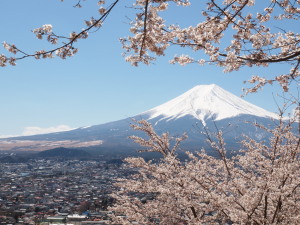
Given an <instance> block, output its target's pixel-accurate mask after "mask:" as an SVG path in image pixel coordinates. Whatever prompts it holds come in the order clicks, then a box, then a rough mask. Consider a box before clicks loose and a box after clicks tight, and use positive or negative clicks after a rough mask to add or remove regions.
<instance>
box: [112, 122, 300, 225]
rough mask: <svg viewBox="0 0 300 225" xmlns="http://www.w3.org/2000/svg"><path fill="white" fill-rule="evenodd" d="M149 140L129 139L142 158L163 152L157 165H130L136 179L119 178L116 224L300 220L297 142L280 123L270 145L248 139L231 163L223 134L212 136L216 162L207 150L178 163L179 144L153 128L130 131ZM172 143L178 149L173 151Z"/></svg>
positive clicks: (133, 162) (142, 125) (299, 144)
mask: <svg viewBox="0 0 300 225" xmlns="http://www.w3.org/2000/svg"><path fill="white" fill-rule="evenodd" d="M132 127H133V128H134V129H135V130H140V131H143V132H145V133H146V134H147V135H148V137H149V139H144V138H141V137H136V136H133V137H131V138H132V139H133V140H134V141H135V142H136V143H138V144H139V145H141V146H143V147H146V149H145V150H144V151H149V152H158V153H160V154H161V155H162V159H161V160H160V161H159V162H153V161H148V162H146V161H145V160H144V159H143V158H138V157H133V158H127V159H126V160H125V161H126V162H127V163H128V166H129V167H130V168H136V169H138V170H137V173H136V174H135V175H134V176H133V177H132V178H131V179H120V180H119V181H118V183H117V186H118V187H119V188H120V189H119V190H120V191H119V192H118V193H116V194H114V197H115V198H116V199H117V204H116V205H115V206H114V207H112V209H111V210H113V211H114V212H115V217H114V220H113V222H116V223H121V224H133V223H134V222H135V223H137V224H158V223H159V224H298V223H299V220H300V190H299V189H300V187H299V186H300V170H299V169H300V160H299V156H300V154H299V153H300V138H299V135H297V134H295V133H293V132H292V128H291V123H288V124H285V123H283V122H282V121H281V122H280V124H279V125H278V127H277V128H276V129H274V130H268V129H267V128H264V127H261V128H263V129H266V130H267V131H268V132H270V133H271V134H272V137H271V138H270V144H269V145H267V144H265V143H259V142H257V141H255V140H253V139H250V138H247V137H245V140H244V141H242V144H243V146H244V147H243V148H242V149H241V150H240V151H239V154H237V155H236V156H234V157H231V158H228V157H227V156H226V155H227V154H226V146H225V142H224V140H223V137H222V132H221V131H218V132H217V133H216V139H214V138H213V137H208V141H209V142H210V144H211V146H212V147H213V149H214V150H215V151H216V153H218V155H219V157H213V156H209V155H208V154H207V153H206V152H205V150H202V151H200V152H197V153H192V152H187V155H188V156H189V160H187V161H181V160H179V159H178V157H177V153H176V150H177V149H178V147H179V144H180V142H181V141H182V140H184V139H185V138H186V135H183V136H182V137H181V138H176V139H175V140H172V138H170V137H169V135H168V134H167V133H164V134H162V135H161V136H159V135H158V134H156V133H155V131H154V130H153V127H152V126H151V124H150V123H148V122H147V121H145V120H142V121H138V122H137V124H134V125H133V126H132ZM170 142H173V143H175V144H174V146H173V147H171V144H170Z"/></svg>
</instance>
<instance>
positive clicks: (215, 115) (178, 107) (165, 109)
mask: <svg viewBox="0 0 300 225" xmlns="http://www.w3.org/2000/svg"><path fill="white" fill-rule="evenodd" d="M242 114H246V115H254V116H258V117H265V118H274V119H278V116H277V115H276V114H275V113H271V112H268V111H266V110H264V109H262V108H260V107H258V106H255V105H253V104H251V103H248V102H246V101H245V100H243V99H241V98H239V97H237V96H235V95H233V94H231V93H230V92H228V91H225V90H224V89H222V88H220V87H219V86H217V85H215V84H211V85H198V86H196V87H194V88H192V89H191V90H189V91H187V92H185V93H184V94H182V95H180V96H178V97H177V98H174V99H172V100H171V101H168V102H166V103H164V104H162V105H160V106H157V107H155V108H153V109H150V110H148V111H146V112H144V113H142V114H141V115H143V116H148V120H150V119H154V118H157V117H160V118H161V119H160V120H167V121H169V120H174V119H179V118H181V117H184V116H188V115H190V116H193V117H195V118H197V119H199V120H201V121H202V123H203V124H204V125H205V121H206V120H207V119H212V120H215V121H217V120H222V119H226V118H231V117H235V116H239V115H242Z"/></svg>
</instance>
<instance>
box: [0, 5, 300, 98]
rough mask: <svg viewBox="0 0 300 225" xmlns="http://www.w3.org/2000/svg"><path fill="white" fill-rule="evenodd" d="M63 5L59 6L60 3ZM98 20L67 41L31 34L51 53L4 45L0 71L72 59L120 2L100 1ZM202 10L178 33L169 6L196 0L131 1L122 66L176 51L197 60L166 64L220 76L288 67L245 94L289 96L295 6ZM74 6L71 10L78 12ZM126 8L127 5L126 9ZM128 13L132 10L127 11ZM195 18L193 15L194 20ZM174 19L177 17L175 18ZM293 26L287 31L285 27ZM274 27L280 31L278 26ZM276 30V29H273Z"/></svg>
mask: <svg viewBox="0 0 300 225" xmlns="http://www.w3.org/2000/svg"><path fill="white" fill-rule="evenodd" d="M61 1H62V2H63V0H61ZM97 2H98V7H99V10H98V11H99V14H100V16H99V18H97V19H96V18H90V19H88V20H86V21H85V24H86V27H85V28H83V30H82V31H79V32H71V33H70V35H67V36H66V35H59V34H56V33H54V31H53V27H52V25H50V24H45V25H43V26H42V27H40V28H36V29H33V33H34V34H35V35H36V37H37V38H38V39H43V38H45V39H46V40H47V41H48V42H50V43H52V44H53V45H55V46H56V47H54V48H53V49H50V50H44V49H43V50H37V51H35V52H33V53H27V52H24V51H22V50H21V48H19V47H17V46H16V45H14V44H10V43H6V42H4V43H3V46H4V48H5V49H6V50H8V51H9V52H10V53H11V55H9V54H6V55H5V54H0V66H5V65H7V64H11V65H16V61H18V60H21V59H24V58H27V57H34V58H36V59H41V58H52V57H54V56H58V57H60V58H62V59H65V58H66V57H70V56H73V55H74V54H76V53H77V48H76V42H77V41H79V40H80V39H87V38H88V36H89V33H90V32H91V31H95V30H97V29H99V28H100V27H101V26H102V24H103V22H104V21H105V19H106V18H107V16H108V15H109V14H110V12H111V11H112V10H113V8H114V7H115V6H116V4H117V3H118V2H119V0H111V1H108V0H106V1H105V0H99V1H97ZM203 2H205V3H206V5H207V7H206V8H199V14H200V13H201V12H202V16H198V15H197V16H198V17H199V23H198V24H196V25H194V26H189V27H181V26H180V17H178V18H179V21H177V23H176V24H174V23H169V22H168V20H167V17H166V16H165V15H166V13H165V12H167V11H168V10H169V8H170V7H171V6H172V5H177V6H179V7H193V6H194V7H195V4H196V0H134V1H133V8H134V10H136V17H135V19H134V21H132V22H131V25H130V26H131V27H130V32H131V33H132V35H131V36H128V37H124V38H121V42H122V45H123V48H124V50H125V52H124V56H125V60H126V61H128V62H130V63H131V64H132V65H134V66H137V65H138V64H139V63H145V64H150V63H151V62H153V61H154V60H156V58H157V57H158V56H163V55H165V52H166V50H167V49H168V48H171V47H174V46H180V47H184V48H188V49H190V50H191V53H193V52H199V54H197V55H199V58H197V59H196V58H193V57H192V56H191V55H192V54H191V55H185V54H181V55H180V54H179V55H177V56H174V58H173V59H172V60H170V62H171V63H179V64H180V65H186V64H189V63H199V64H200V65H203V64H205V63H208V64H213V65H217V66H220V67H224V71H225V72H231V71H235V70H239V69H241V68H242V67H253V66H257V67H267V66H269V65H270V64H273V63H285V64H288V65H290V71H287V72H286V73H285V74H270V75H269V76H268V77H262V76H258V75H255V76H253V77H252V79H251V80H249V82H250V83H252V84H254V85H253V86H252V88H250V89H248V90H247V91H246V92H256V91H257V90H258V89H259V88H261V87H262V86H264V85H266V84H272V83H273V82H278V83H279V84H280V85H281V86H282V88H283V90H284V91H288V88H289V84H290V83H291V82H292V81H296V82H299V66H300V63H299V62H300V61H299V57H300V48H299V40H300V36H299V34H298V33H297V21H298V19H299V16H300V7H299V4H300V1H299V0H269V1H255V0H223V1H221V0H206V1H203ZM82 4H83V1H82V0H79V1H77V4H76V5H75V6H76V7H79V8H80V7H82ZM128 4H131V3H128ZM131 8H132V7H131ZM195 16H196V15H195ZM175 18H176V17H175ZM290 23H293V24H295V26H294V30H291V28H292V26H290V27H289V28H286V25H287V24H290ZM277 24H279V25H277ZM278 26H279V27H278Z"/></svg>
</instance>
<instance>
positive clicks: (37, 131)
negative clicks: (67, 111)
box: [0, 125, 76, 138]
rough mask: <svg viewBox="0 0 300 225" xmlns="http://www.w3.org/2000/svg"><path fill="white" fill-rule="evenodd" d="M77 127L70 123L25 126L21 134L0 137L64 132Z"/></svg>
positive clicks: (0, 136) (8, 136) (1, 136)
mask: <svg viewBox="0 0 300 225" xmlns="http://www.w3.org/2000/svg"><path fill="white" fill-rule="evenodd" d="M74 129H76V128H72V127H70V126H68V125H58V126H55V127H47V128H42V127H25V128H24V130H23V132H22V133H21V134H15V135H0V138H10V137H20V136H30V135H36V134H47V133H55V132H62V131H68V130H74Z"/></svg>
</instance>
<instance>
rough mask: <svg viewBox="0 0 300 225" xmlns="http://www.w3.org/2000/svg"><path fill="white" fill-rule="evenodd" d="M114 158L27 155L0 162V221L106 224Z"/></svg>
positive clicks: (120, 170) (120, 172)
mask: <svg viewBox="0 0 300 225" xmlns="http://www.w3.org/2000/svg"><path fill="white" fill-rule="evenodd" d="M132 172H133V171H130V170H129V169H127V168H126V167H125V166H124V165H123V164H121V163H119V162H117V163H116V162H111V161H96V160H95V161H93V160H77V159H72V160H62V159H32V160H29V161H28V162H26V163H0V224H1V225H2V224H6V225H7V224H14V225H23V224H28V225H29V224H30V225H31V224H41V225H48V224H74V225H85V224H90V225H91V224H108V222H109V218H110V215H111V213H112V212H110V211H108V206H109V205H111V204H113V201H114V200H113V198H111V197H110V194H111V193H112V192H114V190H115V187H114V186H113V183H114V181H115V180H116V179H117V178H118V177H125V176H128V175H130V174H132Z"/></svg>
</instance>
